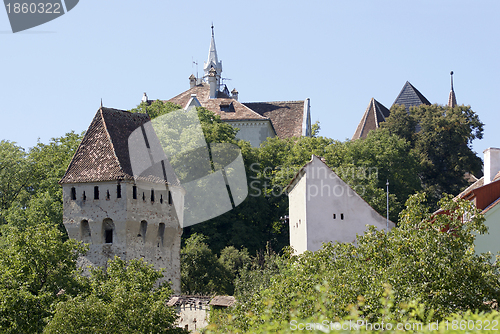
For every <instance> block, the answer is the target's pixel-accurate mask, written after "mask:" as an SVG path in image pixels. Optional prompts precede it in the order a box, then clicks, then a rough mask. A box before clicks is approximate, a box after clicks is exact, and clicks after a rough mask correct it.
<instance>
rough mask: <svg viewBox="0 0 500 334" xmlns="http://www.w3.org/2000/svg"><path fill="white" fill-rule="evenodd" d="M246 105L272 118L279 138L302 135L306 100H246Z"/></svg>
mask: <svg viewBox="0 0 500 334" xmlns="http://www.w3.org/2000/svg"><path fill="white" fill-rule="evenodd" d="M243 104H244V105H245V106H247V107H248V108H250V109H251V110H253V111H254V112H256V113H258V114H259V115H261V116H263V117H265V118H268V119H270V120H271V122H272V125H273V127H274V129H275V131H276V135H277V136H278V137H279V138H291V137H300V136H302V123H303V119H304V100H300V101H270V102H244V103H243Z"/></svg>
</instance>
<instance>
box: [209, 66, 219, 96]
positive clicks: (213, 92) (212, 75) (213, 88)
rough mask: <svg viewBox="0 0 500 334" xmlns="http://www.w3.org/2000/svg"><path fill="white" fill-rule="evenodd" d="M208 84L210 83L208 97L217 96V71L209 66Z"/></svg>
mask: <svg viewBox="0 0 500 334" xmlns="http://www.w3.org/2000/svg"><path fill="white" fill-rule="evenodd" d="M208 73H209V74H208V84H209V85H210V98H211V99H215V98H217V77H216V76H217V71H216V70H215V68H213V67H212V68H211V69H210V71H209V72H208Z"/></svg>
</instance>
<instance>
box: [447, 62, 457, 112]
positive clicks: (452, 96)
mask: <svg viewBox="0 0 500 334" xmlns="http://www.w3.org/2000/svg"><path fill="white" fill-rule="evenodd" d="M450 77H451V90H450V95H449V97H448V107H450V108H453V107H455V106H456V105H457V98H456V96H455V91H454V90H453V71H451V72H450Z"/></svg>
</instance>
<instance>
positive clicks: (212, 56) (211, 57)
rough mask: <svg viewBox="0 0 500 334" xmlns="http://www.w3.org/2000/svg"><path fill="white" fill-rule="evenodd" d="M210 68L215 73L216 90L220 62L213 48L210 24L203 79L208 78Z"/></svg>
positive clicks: (218, 80)
mask: <svg viewBox="0 0 500 334" xmlns="http://www.w3.org/2000/svg"><path fill="white" fill-rule="evenodd" d="M211 68H213V69H215V71H216V79H217V88H218V87H220V78H221V74H222V61H219V57H218V56H217V49H216V48H215V37H214V25H213V23H212V39H211V40H210V49H209V50H208V60H207V61H206V62H205V65H204V66H203V70H204V72H205V78H208V76H209V74H210V69H211ZM217 90H219V89H217Z"/></svg>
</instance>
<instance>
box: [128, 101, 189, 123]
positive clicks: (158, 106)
mask: <svg viewBox="0 0 500 334" xmlns="http://www.w3.org/2000/svg"><path fill="white" fill-rule="evenodd" d="M178 109H181V107H180V106H179V105H177V104H175V103H172V102H168V101H161V100H156V101H153V102H151V103H147V102H141V103H140V104H139V105H138V106H137V107H135V108H133V109H130V110H129V111H130V112H132V113H141V114H148V115H149V118H151V119H154V118H156V117H158V116H161V115H165V114H168V113H169V112H171V111H174V110H178Z"/></svg>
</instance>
